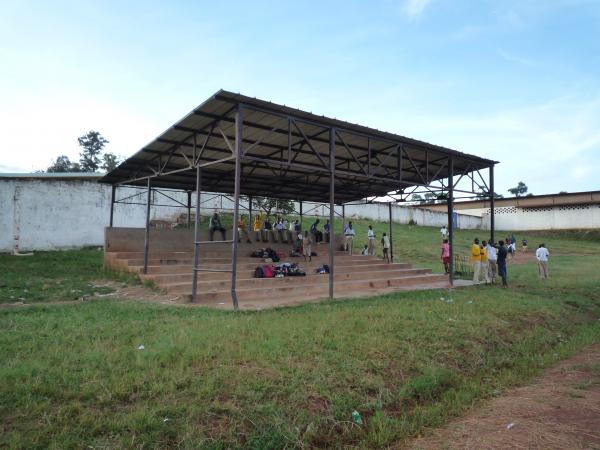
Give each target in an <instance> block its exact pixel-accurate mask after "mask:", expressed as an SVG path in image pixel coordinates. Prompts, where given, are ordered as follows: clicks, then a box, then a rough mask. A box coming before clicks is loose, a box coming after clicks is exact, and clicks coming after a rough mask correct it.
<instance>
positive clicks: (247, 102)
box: [100, 90, 495, 203]
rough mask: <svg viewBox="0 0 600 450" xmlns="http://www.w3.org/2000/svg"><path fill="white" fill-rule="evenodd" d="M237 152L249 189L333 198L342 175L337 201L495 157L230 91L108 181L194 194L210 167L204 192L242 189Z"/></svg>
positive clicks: (465, 169)
mask: <svg viewBox="0 0 600 450" xmlns="http://www.w3.org/2000/svg"><path fill="white" fill-rule="evenodd" d="M236 121H237V122H236ZM236 131H237V132H236ZM238 135H239V136H241V139H240V141H239V145H236V138H237V137H238ZM332 152H333V154H334V158H330V155H331V153H332ZM236 157H237V158H239V161H240V169H241V173H240V175H241V183H240V194H241V195H252V196H265V197H274V198H285V199H294V200H304V201H316V202H328V201H329V199H330V177H331V174H332V173H334V175H335V202H336V203H345V202H349V201H355V200H360V199H363V198H368V197H377V196H384V195H385V194H387V193H388V192H392V191H394V192H402V191H403V190H404V189H406V188H408V187H411V186H428V185H430V184H431V183H432V182H434V181H437V180H442V179H445V178H447V177H448V176H449V167H450V164H449V161H450V159H452V164H453V167H454V174H456V175H461V174H466V173H469V172H472V171H475V170H480V169H484V168H488V167H491V166H493V165H494V164H495V161H492V160H489V159H485V158H480V157H478V156H474V155H468V154H465V153H461V152H458V151H456V150H452V149H449V148H446V147H441V146H438V145H433V144H430V143H427V142H423V141H419V140H416V139H411V138H408V137H405V136H401V135H398V134H393V133H388V132H384V131H380V130H377V129H373V128H369V127H366V126H362V125H357V124H352V123H348V122H344V121H341V120H337V119H332V118H329V117H324V116H319V115H316V114H313V113H309V112H306V111H301V110H299V109H294V108H290V107H287V106H284V105H278V104H275V103H271V102H268V101H264V100H259V99H256V98H251V97H246V96H244V95H241V94H235V93H231V92H227V91H223V90H220V91H218V92H217V93H216V94H214V95H213V96H212V97H210V98H209V99H208V100H206V101H205V102H204V103H202V104H201V105H200V106H198V107H197V108H195V109H194V110H193V111H192V112H190V113H189V114H188V115H186V116H185V117H184V118H182V119H181V120H179V121H178V122H176V123H175V124H174V125H173V126H171V127H170V128H169V129H167V130H166V131H165V132H163V133H162V134H161V135H160V136H159V137H157V138H156V139H154V140H153V141H152V142H150V143H149V144H147V145H146V146H145V147H143V148H142V149H141V150H139V151H138V152H137V153H135V154H134V155H133V156H131V157H130V158H128V159H127V160H125V161H124V162H123V163H121V164H120V165H119V166H118V167H117V168H116V169H115V170H113V171H112V172H110V173H108V174H106V175H105V176H104V177H103V178H102V179H101V180H100V182H102V183H108V184H113V185H138V186H146V185H147V182H148V178H150V180H151V185H152V187H158V188H172V189H182V190H187V191H194V190H195V189H196V170H195V169H196V168H197V167H201V168H202V170H201V189H202V190H203V191H210V192H222V193H234V186H235V167H236ZM332 160H333V165H332V164H331V161H332Z"/></svg>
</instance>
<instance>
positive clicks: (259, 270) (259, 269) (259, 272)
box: [254, 266, 265, 278]
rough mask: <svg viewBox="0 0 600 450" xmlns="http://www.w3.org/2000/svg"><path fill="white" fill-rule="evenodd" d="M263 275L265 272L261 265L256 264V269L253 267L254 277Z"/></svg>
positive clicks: (262, 276)
mask: <svg viewBox="0 0 600 450" xmlns="http://www.w3.org/2000/svg"><path fill="white" fill-rule="evenodd" d="M264 277H265V272H264V271H263V268H262V267H261V266H258V267H257V268H256V269H254V278H264Z"/></svg>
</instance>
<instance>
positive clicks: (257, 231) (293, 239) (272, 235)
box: [208, 212, 331, 244]
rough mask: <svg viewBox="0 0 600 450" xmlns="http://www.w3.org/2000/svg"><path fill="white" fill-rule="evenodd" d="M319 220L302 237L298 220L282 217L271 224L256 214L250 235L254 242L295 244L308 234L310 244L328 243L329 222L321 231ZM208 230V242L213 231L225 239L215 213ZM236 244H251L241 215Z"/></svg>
mask: <svg viewBox="0 0 600 450" xmlns="http://www.w3.org/2000/svg"><path fill="white" fill-rule="evenodd" d="M320 223H321V220H320V219H316V220H315V221H314V222H313V223H312V225H311V226H310V233H306V234H305V235H304V236H303V235H302V227H301V225H300V221H299V220H298V219H295V220H292V221H288V220H287V219H286V218H284V217H277V219H276V220H274V221H273V222H271V219H270V217H269V216H267V215H260V214H257V215H255V216H254V218H253V221H252V233H253V234H254V242H279V243H285V244H296V243H298V242H302V241H303V240H304V239H305V238H306V236H308V234H310V240H311V244H312V243H313V242H314V243H317V244H318V243H321V242H329V236H330V230H331V226H330V224H329V220H327V222H326V223H325V225H323V229H322V230H321V225H320ZM208 229H209V232H210V240H211V241H213V240H214V234H215V231H219V232H220V233H221V237H222V239H223V241H225V240H226V239H227V232H226V230H225V227H224V226H223V224H222V223H221V218H220V217H219V214H218V213H217V212H215V213H214V214H213V215H212V217H211V218H210V221H209V225H208ZM237 229H238V242H240V241H241V239H244V240H245V241H246V242H248V243H251V242H252V240H251V239H250V235H249V233H248V222H247V216H245V215H241V216H240V218H239V220H238V223H237Z"/></svg>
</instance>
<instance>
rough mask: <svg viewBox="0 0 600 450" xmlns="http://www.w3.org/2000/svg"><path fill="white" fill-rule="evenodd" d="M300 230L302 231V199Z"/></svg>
mask: <svg viewBox="0 0 600 450" xmlns="http://www.w3.org/2000/svg"><path fill="white" fill-rule="evenodd" d="M300 232H302V200H300Z"/></svg>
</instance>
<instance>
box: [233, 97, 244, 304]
mask: <svg viewBox="0 0 600 450" xmlns="http://www.w3.org/2000/svg"><path fill="white" fill-rule="evenodd" d="M243 121H244V117H243V110H242V107H241V106H238V108H237V111H236V112H235V181H234V187H233V230H232V234H233V242H232V244H231V256H232V262H231V301H232V302H233V309H234V310H236V311H237V310H238V309H239V305H238V298H237V292H236V283H237V255H238V227H237V223H238V221H239V216H240V180H241V175H242V161H241V157H242V125H243Z"/></svg>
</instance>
